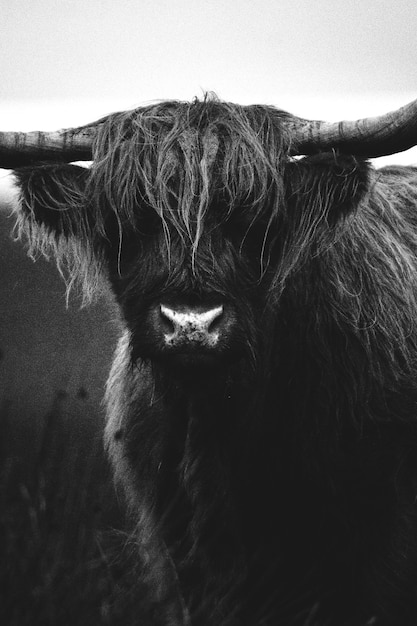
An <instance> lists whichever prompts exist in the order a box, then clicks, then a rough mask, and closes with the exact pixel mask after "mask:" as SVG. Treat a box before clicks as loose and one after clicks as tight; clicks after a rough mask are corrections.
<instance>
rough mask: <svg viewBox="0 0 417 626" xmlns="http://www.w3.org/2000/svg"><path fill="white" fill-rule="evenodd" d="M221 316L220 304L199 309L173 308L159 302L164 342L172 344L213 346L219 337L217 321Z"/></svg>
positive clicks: (221, 308) (221, 307)
mask: <svg viewBox="0 0 417 626" xmlns="http://www.w3.org/2000/svg"><path fill="white" fill-rule="evenodd" d="M222 316H223V306H222V305H220V306H216V307H213V308H211V309H207V310H201V309H200V308H194V307H182V308H181V309H174V308H171V307H169V306H166V305H164V304H161V318H162V322H163V328H164V331H163V334H164V340H165V343H166V344H167V345H172V346H174V345H180V344H197V345H202V346H215V345H216V344H217V343H218V341H219V338H220V330H219V322H220V319H221V317H222Z"/></svg>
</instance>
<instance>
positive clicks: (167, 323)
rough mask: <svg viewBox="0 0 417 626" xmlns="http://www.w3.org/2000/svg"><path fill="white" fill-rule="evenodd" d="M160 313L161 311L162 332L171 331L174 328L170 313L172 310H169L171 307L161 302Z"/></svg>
mask: <svg viewBox="0 0 417 626" xmlns="http://www.w3.org/2000/svg"><path fill="white" fill-rule="evenodd" d="M160 313H161V324H162V330H163V331H164V332H169V333H173V332H174V330H175V326H174V320H173V315H172V313H173V311H171V309H169V308H168V307H166V306H164V305H163V304H161V307H160Z"/></svg>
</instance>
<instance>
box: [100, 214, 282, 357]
mask: <svg viewBox="0 0 417 626" xmlns="http://www.w3.org/2000/svg"><path fill="white" fill-rule="evenodd" d="M197 223H198V229H199V235H198V241H197V239H196V228H197ZM192 227H193V232H187V231H186V229H185V228H182V229H180V228H179V224H178V223H176V222H175V221H173V220H172V219H170V215H169V214H168V213H166V214H163V215H158V214H157V213H156V212H155V211H154V210H153V209H152V208H151V207H149V206H148V207H146V206H139V207H138V221H137V225H136V228H135V229H131V228H129V227H126V229H125V230H124V231H123V237H122V238H121V239H120V238H119V236H118V225H117V224H116V223H115V224H114V225H113V228H114V230H113V235H112V236H111V237H110V239H111V246H109V248H108V252H107V258H108V263H109V276H110V280H111V283H112V286H113V291H114V293H115V294H116V298H117V300H118V302H119V304H120V306H121V309H122V312H123V315H124V318H125V320H126V323H127V325H128V327H129V330H130V332H131V335H132V346H133V349H134V356H136V357H142V358H150V359H153V360H158V361H161V360H162V361H164V362H165V363H166V364H169V365H170V366H172V367H191V368H196V367H200V368H203V367H204V368H207V367H218V366H219V365H220V364H224V363H229V362H231V361H235V360H237V359H241V358H245V357H246V358H249V359H251V358H252V357H253V352H254V350H255V347H254V346H255V345H256V344H257V342H258V337H257V328H258V327H259V326H260V324H261V320H262V319H266V317H268V315H267V311H268V306H267V294H268V287H269V284H270V283H271V278H272V276H273V275H274V274H275V271H276V263H277V255H276V253H275V248H276V245H275V244H276V239H277V238H276V236H275V235H274V234H273V233H275V232H276V228H275V224H274V219H272V218H271V215H270V213H268V212H267V211H265V212H264V214H262V213H261V214H260V215H259V216H258V217H257V219H254V216H253V214H251V212H250V210H248V209H247V208H245V207H240V210H239V207H237V208H236V209H234V210H233V211H229V210H228V207H227V205H225V204H224V203H222V202H217V203H216V202H214V203H212V205H211V206H210V207H209V208H208V210H207V212H206V214H205V215H204V216H203V217H200V218H198V217H196V218H195V220H194V224H193V226H192Z"/></svg>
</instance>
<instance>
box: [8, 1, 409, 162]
mask: <svg viewBox="0 0 417 626" xmlns="http://www.w3.org/2000/svg"><path fill="white" fill-rule="evenodd" d="M416 18H417V3H416V1H415V0H314V1H313V0H234V1H233V2H232V1H230V0H229V1H227V0H203V1H201V0H121V1H120V2H115V0H1V1H0V35H1V36H0V47H1V54H0V96H1V97H0V118H1V119H0V127H1V128H2V129H3V130H17V129H20V130H29V129H35V128H43V129H45V130H48V129H53V128H59V127H65V126H71V125H76V124H81V123H85V122H89V121H92V119H95V118H97V117H99V116H101V115H104V114H106V113H109V112H111V111H113V110H115V109H122V108H130V107H133V106H136V105H139V104H142V103H144V102H148V101H150V100H155V99H161V98H179V99H190V98H193V97H194V96H199V95H201V94H202V93H203V92H204V91H206V90H213V91H215V92H216V93H217V94H218V96H219V97H221V98H222V99H225V100H231V101H236V102H240V103H242V104H246V103H255V102H261V103H265V104H275V105H276V106H279V107H281V108H284V109H290V110H291V111H292V112H294V113H297V114H298V115H302V116H305V117H319V118H322V119H323V118H324V119H329V120H333V119H338V118H345V119H346V118H350V119H352V118H355V117H363V116H367V115H374V114H379V113H382V112H385V111H387V110H390V109H392V108H395V107H397V106H400V105H402V104H405V103H406V102H407V101H409V100H411V99H413V98H417V37H416V25H417V19H416ZM401 158H402V159H404V158H405V159H406V160H408V162H417V153H416V152H415V151H413V152H412V153H409V154H407V155H405V156H403V157H401ZM391 160H392V159H391ZM399 160H400V158H399V157H396V158H395V161H397V162H398V161H399Z"/></svg>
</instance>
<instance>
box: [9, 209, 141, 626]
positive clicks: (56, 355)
mask: <svg viewBox="0 0 417 626" xmlns="http://www.w3.org/2000/svg"><path fill="white" fill-rule="evenodd" d="M9 232H10V228H9V225H8V224H7V223H6V221H5V220H2V221H1V222H0V623H1V624H2V625H4V626H26V625H28V626H29V625H31V626H37V625H42V626H49V625H51V626H52V625H54V626H55V625H58V624H59V625H60V626H66V625H68V626H70V625H71V626H81V625H86V626H87V625H88V626H96V625H97V626H101V625H111V626H118V625H119V624H120V625H122V624H123V626H129V624H133V623H138V616H139V614H140V606H139V604H140V597H141V593H140V588H139V587H138V583H137V578H138V577H137V576H136V575H135V567H134V566H133V562H134V560H133V559H132V561H130V559H129V555H130V553H131V552H132V548H134V545H132V544H134V541H133V539H132V538H131V537H130V536H129V534H128V533H127V531H126V528H127V524H126V520H125V519H124V513H123V506H122V504H120V503H119V502H118V501H117V497H116V495H115V490H114V487H113V485H112V480H111V476H110V470H109V467H108V465H107V461H106V459H105V456H104V452H103V445H102V431H103V426H104V417H103V409H102V405H101V397H102V394H103V388H104V383H105V379H106V375H107V371H108V367H109V364H110V360H111V355H112V352H113V350H114V346H115V342H116V339H117V335H118V327H117V322H116V320H115V319H114V318H113V314H112V312H111V308H109V307H107V306H106V305H105V303H103V302H101V303H98V304H96V305H94V306H93V307H92V308H89V309H82V310H80V305H79V302H77V300H76V299H74V300H72V301H71V302H70V305H69V307H68V308H67V307H66V305H65V289H64V286H63V283H62V280H61V279H60V277H59V276H58V274H57V272H56V270H55V268H54V267H53V265H52V264H47V263H46V262H45V261H43V260H40V261H38V262H37V263H35V264H34V263H33V262H32V261H30V260H29V259H28V258H27V257H26V255H25V252H24V251H23V250H22V249H21V247H20V246H19V244H16V243H14V242H12V241H11V239H10V236H9ZM139 623H141V624H144V625H145V626H146V623H145V622H142V621H140V622H139Z"/></svg>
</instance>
